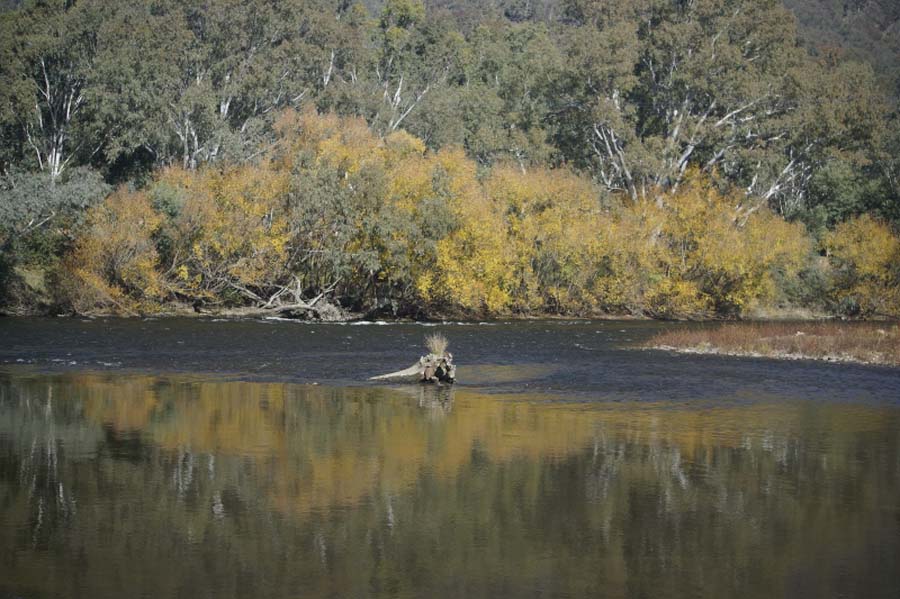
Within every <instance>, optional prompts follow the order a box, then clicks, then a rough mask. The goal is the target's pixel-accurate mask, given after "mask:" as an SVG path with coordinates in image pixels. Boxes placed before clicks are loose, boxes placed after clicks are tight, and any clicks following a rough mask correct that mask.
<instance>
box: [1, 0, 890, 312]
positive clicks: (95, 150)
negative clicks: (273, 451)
mask: <svg viewBox="0 0 900 599" xmlns="http://www.w3.org/2000/svg"><path fill="white" fill-rule="evenodd" d="M813 1H814V0H792V2H791V3H790V4H791V6H792V7H794V8H797V7H798V6H799V5H804V6H806V5H809V4H810V3H811V2H813ZM816 1H818V0H816ZM822 3H825V4H827V6H828V9H829V11H830V10H831V9H832V8H834V6H836V5H834V6H833V3H830V2H826V0H821V2H819V4H822ZM882 4H883V2H882V3H875V4H873V5H872V6H876V5H877V7H880V8H878V11H876V13H877V14H878V15H882V16H884V18H885V19H887V21H886V22H889V21H890V19H892V18H894V17H895V16H896V15H895V14H894V12H891V10H888V9H887V8H885V7H884V6H882ZM848 6H850V5H848ZM872 6H868V5H867V6H865V7H861V6H860V7H857V6H856V5H855V4H854V5H852V6H851V8H850V9H848V10H849V12H848V13H846V14H844V16H843V17H840V19H843V22H844V23H845V24H847V25H848V27H850V26H851V25H852V27H850V29H848V31H849V30H852V29H853V27H856V25H854V23H856V24H858V23H859V22H860V21H859V19H860V17H859V14H863V13H864V14H876V13H871V11H872V10H874V9H873V8H872ZM797 10H800V9H799V8H797ZM854 11H855V12H854ZM860 11H861V12H860ZM867 11H869V12H867ZM879 11H880V12H879ZM829 14H831V13H829ZM835 14H836V13H835ZM448 16H449V17H451V18H448ZM832 16H834V15H832ZM805 18H806V17H803V16H802V14H801V21H803V20H804V19H805ZM828 18H831V17H828ZM840 19H839V20H840ZM803 22H804V23H806V22H805V21H803ZM804 27H808V23H806V24H804ZM829 27H830V26H829ZM803 31H805V32H807V35H808V32H809V29H804V30H803ZM797 35H798V33H797V31H796V29H795V24H794V21H793V19H792V18H791V17H790V13H789V12H788V11H787V10H786V9H785V8H784V6H782V5H781V3H780V2H778V1H777V0H696V1H694V2H687V3H685V2H678V1H675V0H637V1H635V2H613V1H611V0H601V1H593V0H591V1H587V0H584V1H583V0H565V1H555V0H541V1H539V0H529V1H528V2H521V1H519V0H491V1H489V2H482V3H477V2H473V1H470V0H465V1H462V2H446V1H444V0H432V1H429V2H423V1H421V0H387V1H385V2H379V1H374V0H373V1H370V2H367V3H364V4H358V3H352V2H343V1H342V2H337V3H333V2H326V1H325V0H268V1H266V2H262V3H248V2H244V1H241V0H203V1H201V0H188V1H176V0H154V1H152V2H150V1H147V0H141V1H138V2H131V3H109V2H106V1H101V0H80V1H79V2H74V3H73V2H63V1H62V0H53V1H37V0H32V1H27V2H23V3H22V4H21V6H19V7H16V8H13V9H12V10H8V11H5V12H0V169H2V170H0V172H3V173H5V174H4V180H5V181H6V183H4V184H3V185H4V187H3V189H2V190H0V191H2V193H3V194H4V198H3V199H4V205H2V206H0V211H2V212H0V216H3V224H2V228H0V238H2V239H3V240H4V243H5V245H6V248H5V253H6V256H5V257H4V260H5V261H6V262H7V263H8V264H13V265H14V264H20V263H30V262H31V261H33V260H32V258H29V257H28V256H38V255H46V256H53V255H59V254H60V253H62V252H63V251H64V249H65V246H66V244H67V243H68V241H67V240H68V237H67V236H69V235H70V232H71V230H72V229H73V227H75V226H77V224H78V220H79V214H80V213H81V212H83V211H84V209H85V208H86V207H87V205H88V204H89V203H90V202H91V201H92V200H96V199H98V198H99V197H100V196H101V195H104V193H105V191H104V190H103V189H102V187H101V184H100V182H99V181H98V180H97V177H96V176H95V175H93V174H92V175H91V176H84V175H83V174H82V173H84V172H88V171H83V170H82V169H91V170H90V172H91V173H98V172H99V173H102V175H103V177H104V179H105V180H106V182H107V183H110V184H125V185H127V186H131V187H132V188H134V189H138V190H140V194H145V195H146V198H147V201H149V202H150V206H151V210H152V211H153V212H154V214H157V215H159V217H160V219H161V221H160V226H159V227H157V228H156V229H154V230H153V231H152V233H151V237H152V242H153V244H154V248H155V251H156V252H157V254H158V258H159V260H160V262H161V263H162V264H167V266H166V269H167V270H166V272H164V273H163V275H164V276H163V278H164V279H165V281H166V285H167V287H166V293H167V294H168V295H166V296H165V299H166V301H168V300H170V299H177V300H189V301H195V300H197V301H200V300H202V301H208V302H213V303H220V304H229V303H230V304H241V303H244V302H250V303H261V302H262V303H265V302H267V301H268V299H270V298H271V297H273V296H274V294H277V293H279V292H282V291H283V290H285V289H290V293H288V292H287V291H283V293H282V295H280V296H278V297H279V298H281V299H282V300H284V299H287V298H290V297H294V298H295V299H297V300H298V303H299V300H300V298H303V297H307V298H308V297H317V296H318V295H319V294H320V293H321V292H323V291H325V290H330V291H331V292H333V293H335V294H337V297H339V299H340V301H341V302H343V303H344V305H347V306H352V307H353V308H355V309H358V310H363V311H373V310H383V311H387V312H390V313H401V312H404V313H411V314H419V313H422V311H423V310H426V311H432V312H437V311H442V310H462V311H469V312H473V313H474V312H487V313H497V312H502V311H514V312H534V311H559V312H578V313H590V312H592V311H597V310H619V311H631V312H639V313H650V314H656V315H660V316H677V315H692V314H696V315H702V314H707V313H710V312H718V313H727V314H738V313H742V312H745V311H746V310H748V309H749V308H750V306H751V305H752V304H753V303H754V302H772V301H779V300H777V299H776V298H782V299H784V298H788V297H792V298H801V297H803V298H812V297H813V296H814V295H815V293H814V292H812V291H811V289H813V288H818V287H819V283H820V282H821V281H822V280H824V279H827V278H828V277H827V276H826V275H825V274H823V273H824V272H825V271H824V269H819V268H812V267H810V262H809V260H808V259H807V260H806V262H805V264H806V266H805V267H802V268H801V267H798V266H797V265H798V264H799V263H800V262H803V260H801V259H800V258H799V256H801V255H803V254H804V252H805V250H804V249H803V248H805V247H806V245H805V244H807V236H806V233H805V232H804V231H803V230H802V227H800V226H799V225H798V226H793V225H790V226H789V225H785V223H784V222H783V220H779V219H778V218H776V217H775V216H773V215H772V212H771V211H774V213H776V214H778V215H780V217H783V219H785V220H787V221H789V222H800V223H803V225H805V226H806V228H807V230H808V231H810V233H811V234H812V236H813V237H814V238H816V239H824V238H825V237H827V235H828V231H829V230H832V229H834V228H835V227H838V226H840V224H841V223H843V222H845V221H847V220H848V219H853V218H855V217H857V216H859V215H861V214H872V215H875V216H877V217H879V218H881V219H884V220H888V221H893V222H895V223H896V222H897V221H898V219H900V191H898V190H900V187H898V183H897V182H898V180H900V162H898V156H900V119H898V118H897V116H896V114H894V112H895V109H894V108H893V106H892V103H891V99H890V98H889V97H887V96H886V95H885V93H884V89H883V83H884V80H885V79H884V77H885V75H884V74H885V70H884V65H883V64H881V63H879V61H878V60H875V59H874V58H872V55H871V53H870V54H866V55H865V56H863V54H859V55H858V56H860V57H863V58H866V60H869V61H870V62H872V61H874V62H873V64H875V65H876V67H877V68H874V69H873V67H872V66H869V65H868V64H861V63H857V62H853V61H852V60H848V59H847V56H844V55H841V54H840V53H839V52H834V51H831V50H827V49H823V48H822V47H820V46H821V44H816V51H815V52H814V53H812V54H811V53H810V52H808V51H807V50H805V49H804V48H803V47H802V46H801V45H799V44H798V43H797ZM888 45H889V44H888ZM851 54H852V53H851ZM879 55H880V54H879ZM850 57H851V58H852V56H850ZM879 65H881V66H879ZM316 111H318V113H320V114H324V115H328V116H319V114H317V112H316ZM175 166H177V167H178V168H173V167H175ZM37 172H40V173H43V174H42V175H35V174H34V173H37ZM29 177H32V178H33V181H31V179H29ZM13 181H19V182H18V183H15V184H13V183H12V182H13ZM29 181H31V182H29ZM41 181H45V182H46V183H41ZM697 181H702V184H700V185H701V187H703V188H704V191H700V190H699V189H700V188H698V187H697V184H696V182H697ZM73 185H74V186H77V188H75V187H72V186H73ZM47 190H49V191H47ZM140 194H138V195H140ZM716 194H718V195H716ZM720 196H721V197H720ZM722 197H724V198H727V201H728V202H730V209H726V208H727V207H726V206H725V204H724V203H723V202H724V200H722V201H720V200H721V198H722ZM717 198H718V199H717ZM142 201H143V200H142ZM63 204H65V205H66V208H65V209H64V210H63V209H62V206H63ZM54 206H57V208H58V209H57V208H54ZM122 210H123V215H124V216H127V209H126V208H125V207H123V208H122ZM63 213H65V215H66V216H65V217H63V216H61V215H62V214H63ZM47 215H53V218H52V219H51V220H48V221H46V223H44V227H43V230H44V231H46V232H50V231H53V232H54V233H53V235H55V237H53V235H44V234H41V235H33V234H25V233H27V232H28V230H29V227H31V226H32V225H33V224H34V223H40V222H43V221H44V219H45V217H46V216H47ZM124 216H123V217H124ZM689 218H694V219H698V220H697V222H688V220H689ZM703 219H706V220H705V221H703ZM701 221H703V222H705V224H704V225H703V226H700V225H699V224H697V223H699V222H701ZM761 222H765V223H766V226H767V227H768V229H769V230H771V231H774V233H773V234H774V235H775V237H776V238H777V239H776V240H775V241H773V240H772V239H769V240H766V238H765V236H764V235H762V233H761V231H762V230H763V229H762V228H760V227H763V225H761V224H759V223H761ZM29 223H31V225H29ZM51 225H52V226H51ZM217 227H218V228H217ZM763 228H764V227H763ZM97 230H100V229H97ZM238 230H244V231H246V235H245V236H241V235H238V234H237V233H235V231H238ZM783 236H793V237H794V242H795V243H794V244H793V245H791V243H788V241H787V240H786V238H784V237H783ZM13 239H21V242H20V241H16V242H13V241H12V240H13ZM635 239H640V240H642V241H641V244H642V245H640V244H638V245H636V243H637V242H636V241H635ZM611 240H616V241H615V242H613V241H611ZM716 240H718V241H717V243H719V244H720V245H721V246H722V247H720V248H719V250H717V251H721V252H722V254H721V256H718V255H717V254H716V252H714V251H713V250H712V249H710V247H712V246H713V245H715V242H716ZM769 242H772V243H774V244H775V246H777V247H781V248H783V249H784V255H783V256H782V257H781V258H773V257H772V256H771V255H770V254H769V253H767V250H768V249H769V248H768V246H767V245H766V244H767V243H769ZM704 244H708V245H709V247H706V246H704ZM754 244H757V245H754ZM789 246H790V247H789ZM251 248H253V249H251ZM679 248H681V249H679ZM704 252H706V253H705V254H704ZM754 253H759V254H760V257H759V258H758V259H757V260H755V261H754V260H750V259H749V258H747V256H748V255H751V254H754ZM679 256H680V258H679V259H676V257H679ZM785 256H791V258H790V259H789V260H788V259H787V258H785ZM782 258H784V259H782ZM717 261H718V263H717ZM10 270H11V269H10V268H7V271H10ZM168 271H171V272H168ZM473 272H476V273H478V274H477V276H472V273H473ZM804 272H805V273H808V274H809V276H810V278H809V281H816V283H815V284H812V283H810V284H809V285H807V284H801V285H799V286H798V285H795V283H796V280H797V279H796V277H798V276H800V275H799V274H798V273H804ZM173 273H177V276H176V274H173ZM810 273H816V274H810ZM820 275H821V276H820ZM823 277H824V279H823ZM226 289H228V290H229V291H227V292H226V291H225V290H226ZM123 293H124V294H125V295H128V294H129V293H130V291H129V290H128V289H126V290H125V291H123ZM159 297H163V296H159ZM154 298H155V299H154ZM154 298H151V299H148V300H146V301H151V302H152V301H157V300H158V299H159V298H156V296H154ZM141 301H145V300H141ZM810 301H813V300H812V299H810ZM129 309H131V308H129Z"/></svg>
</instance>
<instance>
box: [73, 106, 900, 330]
mask: <svg viewBox="0 0 900 599" xmlns="http://www.w3.org/2000/svg"><path fill="white" fill-rule="evenodd" d="M275 132H276V135H277V143H276V144H275V146H274V150H272V151H270V152H268V153H267V154H266V155H264V156H263V158H262V159H261V161H260V163H259V164H244V165H241V166H232V167H226V168H213V167H208V168H205V169H202V170H198V171H188V170H184V169H177V168H175V169H168V170H165V171H163V172H161V173H160V174H159V175H158V177H157V181H156V183H155V184H154V186H153V187H152V188H151V191H150V192H149V193H151V194H156V195H153V198H155V200H156V201H157V203H158V206H159V208H158V210H159V211H157V210H154V208H153V205H152V203H151V201H150V200H149V199H148V198H147V197H146V196H145V195H144V194H141V193H138V194H128V193H126V192H118V193H117V194H114V195H113V196H111V197H110V198H109V199H108V200H107V201H106V202H105V203H104V204H103V205H102V206H101V207H99V208H97V209H95V210H94V211H92V212H91V215H90V218H89V224H88V227H87V228H86V230H85V232H84V235H82V238H81V239H80V240H79V242H78V244H77V246H76V252H75V253H74V254H73V256H72V259H71V260H70V262H69V263H70V265H71V271H72V272H73V273H74V274H75V277H74V279H75V280H77V281H78V285H79V289H80V290H79V291H78V293H76V294H74V295H76V296H77V297H79V298H80V299H79V300H78V301H79V302H80V303H79V305H81V306H89V305H95V306H102V307H105V308H113V309H118V310H121V311H126V312H135V311H138V310H144V309H147V306H148V305H152V304H154V302H158V301H159V300H161V299H162V298H163V296H165V295H166V294H169V295H175V296H177V297H180V298H182V299H188V300H191V299H197V298H204V299H209V300H210V301H213V302H218V303H222V302H232V303H233V302H236V301H241V302H250V303H254V304H256V305H261V304H263V303H265V302H266V300H268V298H270V297H272V295H273V294H275V293H281V294H282V295H285V294H286V293H287V288H288V287H289V288H290V290H291V291H293V290H294V289H297V291H296V292H295V293H297V294H298V295H299V294H301V293H308V292H310V290H312V292H313V293H315V292H316V291H317V290H323V289H325V288H327V287H329V286H330V285H331V284H332V283H335V284H339V285H340V286H339V287H338V291H337V293H339V294H341V295H342V297H344V298H349V300H350V303H353V304H354V305H357V306H361V307H363V309H368V308H375V309H378V308H382V307H384V306H385V305H386V304H388V303H389V304H391V305H393V306H397V305H403V306H404V308H407V309H409V311H410V312H419V313H421V310H423V309H424V310H425V311H426V312H427V311H431V312H432V313H434V312H436V311H448V312H453V311H462V312H467V313H472V314H484V315H499V314H503V313H510V312H514V313H546V312H558V313H566V314H592V313H595V312H598V311H607V312H616V313H621V312H623V311H624V312H631V313H640V314H650V315H654V316H663V317H685V316H687V317H702V316H705V315H708V314H710V313H714V312H715V313H720V314H722V313H724V314H733V315H737V314H740V313H741V312H742V311H744V310H746V309H747V308H748V307H750V306H752V305H753V304H756V303H765V302H771V301H773V300H774V299H775V298H776V295H777V291H778V285H777V282H778V281H779V280H789V279H790V278H791V277H794V276H796V274H797V272H798V271H799V269H800V268H802V267H803V265H804V263H805V262H806V259H807V257H808V256H809V254H810V242H809V238H808V236H807V235H806V233H805V231H804V230H803V227H802V226H801V225H797V224H790V223H787V222H785V221H784V220H783V219H781V218H780V217H778V216H777V215H775V214H773V213H772V212H770V211H768V210H767V209H766V208H764V207H762V208H759V209H758V210H756V211H754V212H752V213H751V214H750V215H749V216H747V212H746V211H745V212H744V213H742V215H741V216H740V218H739V215H738V214H737V212H736V210H735V206H739V205H741V204H742V203H745V202H744V201H745V200H746V198H744V197H743V196H738V195H737V193H738V192H732V193H725V192H722V191H721V190H719V189H717V188H716V187H715V186H713V185H712V184H711V183H710V181H709V180H708V179H706V178H705V177H703V176H701V175H700V174H698V173H688V176H687V177H686V179H685V181H684V183H683V184H682V185H681V187H680V188H679V190H678V191H677V192H675V193H667V194H665V195H662V192H660V194H661V195H660V196H659V197H658V198H656V199H642V200H639V201H636V202H628V203H622V204H617V205H615V206H613V207H608V206H607V205H606V204H605V203H604V202H603V201H601V200H602V196H601V194H600V192H599V191H598V189H597V188H596V187H595V186H594V185H593V183H592V182H591V181H590V180H589V179H587V178H586V177H582V176H579V175H577V174H575V173H573V172H571V171H569V170H567V169H540V168H535V169H532V170H529V171H527V172H526V171H522V170H521V169H520V168H519V167H518V166H512V165H499V166H496V167H494V168H493V169H492V171H491V172H489V173H487V174H486V176H484V177H483V178H479V173H478V169H477V166H476V164H475V163H474V162H473V161H472V160H471V159H469V158H468V157H467V156H466V155H465V152H464V151H463V150H462V149H461V148H452V147H451V148H446V149H444V150H441V151H440V152H437V153H435V152H430V151H428V150H427V149H426V146H425V144H424V142H423V141H422V140H420V139H418V138H416V137H414V136H412V135H410V134H409V133H406V132H402V131H398V132H394V133H391V134H390V135H388V136H387V137H385V138H380V137H379V136H377V135H376V134H375V133H374V132H373V131H372V130H371V129H370V128H369V127H367V126H366V124H365V122H364V121H363V120H362V119H358V118H343V117H338V116H335V115H333V114H318V113H317V112H316V111H315V110H314V109H308V110H305V111H303V112H295V111H286V112H285V113H283V114H282V115H281V116H280V117H279V118H278V119H277V121H276V123H275ZM828 244H829V246H828V247H829V248H830V249H829V251H830V252H831V253H832V255H833V260H835V261H836V262H837V263H838V266H839V271H840V272H841V273H843V275H842V276H843V279H841V281H842V283H841V287H840V289H841V291H840V293H841V294H842V297H844V298H847V299H851V298H852V299H853V301H855V302H857V304H858V305H860V307H861V309H863V310H864V311H881V312H884V311H890V310H895V311H896V310H897V306H898V305H900V300H898V298H897V291H896V289H897V287H898V286H897V285H896V281H897V272H896V270H891V269H892V264H896V263H897V255H898V250H897V244H898V242H897V240H896V238H894V237H892V236H891V235H890V232H889V231H887V229H886V228H885V227H884V226H883V225H880V224H878V223H875V222H874V221H871V220H860V221H854V222H853V223H850V224H847V225H846V226H844V228H839V229H838V230H837V231H835V233H834V234H833V235H832V236H831V237H829V240H828ZM160 262H165V265H161V264H160ZM892 277H893V278H892ZM298 288H299V289H298ZM88 291H90V292H88ZM892 293H893V295H891V294H892ZM385 300H389V301H388V302H385Z"/></svg>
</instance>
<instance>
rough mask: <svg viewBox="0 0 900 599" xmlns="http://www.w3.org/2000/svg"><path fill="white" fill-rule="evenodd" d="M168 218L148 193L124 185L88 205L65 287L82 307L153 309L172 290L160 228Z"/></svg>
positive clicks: (134, 311) (70, 298) (82, 309)
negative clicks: (164, 271) (163, 266)
mask: <svg viewBox="0 0 900 599" xmlns="http://www.w3.org/2000/svg"><path fill="white" fill-rule="evenodd" d="M161 222H162V218H161V217H160V215H159V214H158V213H157V212H156V211H155V210H153V207H152V205H151V202H150V200H149V198H148V197H147V195H146V194H144V193H133V192H129V191H128V190H126V189H124V188H122V189H119V190H117V191H116V192H114V193H113V194H111V195H110V196H109V197H107V198H106V200H105V201H103V202H102V203H101V204H99V205H97V206H95V207H93V208H91V209H90V210H89V211H88V214H87V219H86V223H85V226H84V228H83V230H82V232H81V235H80V236H79V238H78V239H77V241H76V242H75V246H74V248H73V250H72V252H71V253H70V254H69V255H68V256H67V258H66V260H65V261H64V281H65V284H64V293H65V295H67V296H68V297H67V299H68V301H69V302H70V303H71V304H72V307H73V308H74V309H75V310H76V311H78V312H88V311H98V310H99V311H102V312H117V313H125V314H137V313H142V312H151V311H154V310H156V309H158V307H159V302H160V301H162V300H163V299H164V298H165V296H166V294H167V291H168V289H167V285H166V283H165V280H164V278H163V277H162V276H161V274H160V271H159V254H158V252H157V249H156V243H155V241H154V238H153V236H154V234H155V233H156V232H157V230H158V229H159V226H160V224H161Z"/></svg>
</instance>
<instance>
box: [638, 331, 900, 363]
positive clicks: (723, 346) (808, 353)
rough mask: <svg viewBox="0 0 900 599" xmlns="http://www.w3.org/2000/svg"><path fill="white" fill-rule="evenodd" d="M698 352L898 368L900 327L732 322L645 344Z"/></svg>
mask: <svg viewBox="0 0 900 599" xmlns="http://www.w3.org/2000/svg"><path fill="white" fill-rule="evenodd" d="M646 346H647V347H651V348H656V349H670V350H676V351H684V352H694V353H716V354H728V355H743V356H766V357H773V358H787V359H813V360H829V361H836V362H862V363H866V364H888V365H893V366H900V326H898V325H896V324H889V323H838V322H816V323H790V322H773V323H729V324H723V325H720V326H718V327H716V328H708V329H704V328H699V329H697V328H692V329H683V330H672V331H666V332H663V333H660V334H658V335H656V336H654V337H653V338H652V339H650V341H648V342H647V344H646Z"/></svg>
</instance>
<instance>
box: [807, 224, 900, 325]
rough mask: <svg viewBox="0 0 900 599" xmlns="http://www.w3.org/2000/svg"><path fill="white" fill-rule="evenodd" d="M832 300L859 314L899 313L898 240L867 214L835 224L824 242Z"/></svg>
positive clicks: (884, 225)
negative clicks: (831, 275) (830, 272)
mask: <svg viewBox="0 0 900 599" xmlns="http://www.w3.org/2000/svg"><path fill="white" fill-rule="evenodd" d="M823 245H824V246H825V249H826V251H827V252H828V257H829V259H830V260H831V262H832V264H833V266H834V268H835V275H834V290H833V293H834V296H835V299H836V300H838V301H842V302H848V303H849V304H851V305H850V306H849V308H850V309H851V310H855V311H858V312H859V313H860V314H861V315H870V314H884V315H898V314H900V239H898V238H897V236H895V235H894V234H893V233H892V232H891V230H890V228H889V227H888V226H887V225H886V224H884V223H882V222H880V221H877V220H875V219H873V218H872V217H870V216H868V215H863V216H860V217H858V218H855V219H853V220H850V221H847V222H845V223H842V224H840V225H838V226H837V227H836V228H835V229H834V231H831V232H830V233H828V234H827V235H826V236H825V239H824V243H823Z"/></svg>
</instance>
